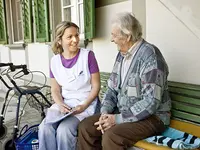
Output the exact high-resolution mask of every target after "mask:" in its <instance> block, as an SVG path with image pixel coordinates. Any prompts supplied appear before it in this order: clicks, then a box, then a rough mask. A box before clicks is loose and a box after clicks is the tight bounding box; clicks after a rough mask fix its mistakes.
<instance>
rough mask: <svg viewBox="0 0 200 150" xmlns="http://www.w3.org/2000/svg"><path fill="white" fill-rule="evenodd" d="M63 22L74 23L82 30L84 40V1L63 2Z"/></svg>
mask: <svg viewBox="0 0 200 150" xmlns="http://www.w3.org/2000/svg"><path fill="white" fill-rule="evenodd" d="M61 7H62V20H63V21H64V20H65V21H72V22H74V23H76V24H77V25H78V26H79V28H80V36H81V38H82V39H83V38H84V11H83V0H61Z"/></svg>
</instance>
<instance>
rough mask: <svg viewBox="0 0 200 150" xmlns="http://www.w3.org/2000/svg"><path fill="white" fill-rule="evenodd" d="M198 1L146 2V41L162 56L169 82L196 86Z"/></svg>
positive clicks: (199, 27) (199, 77)
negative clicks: (167, 70)
mask: <svg viewBox="0 0 200 150" xmlns="http://www.w3.org/2000/svg"><path fill="white" fill-rule="evenodd" d="M199 6H200V1H199V0H151V1H146V39H147V41H149V42H151V43H153V44H155V45H156V46H157V47H158V48H159V49H160V50H161V52H162V53H163V55H164V57H165V58H166V61H167V63H168V65H169V70H170V75H169V80H172V81H179V82H186V83H194V84H200V59H199V56H200V15H199V14H200V9H198V7H199Z"/></svg>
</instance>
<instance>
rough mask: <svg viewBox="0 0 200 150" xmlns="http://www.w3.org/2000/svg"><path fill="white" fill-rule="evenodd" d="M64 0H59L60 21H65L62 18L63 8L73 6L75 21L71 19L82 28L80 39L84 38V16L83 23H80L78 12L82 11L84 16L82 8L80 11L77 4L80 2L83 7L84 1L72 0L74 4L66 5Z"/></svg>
mask: <svg viewBox="0 0 200 150" xmlns="http://www.w3.org/2000/svg"><path fill="white" fill-rule="evenodd" d="M63 1H64V0H61V19H62V21H65V18H64V9H67V8H71V7H74V8H75V20H76V21H73V22H74V23H76V24H77V25H78V26H79V28H81V27H83V28H81V30H82V33H80V40H84V36H85V32H84V30H85V23H84V18H83V24H82V25H81V22H80V18H81V17H80V14H81V13H82V14H83V17H84V8H83V9H82V10H83V11H82V12H81V13H80V10H79V5H81V4H82V7H84V6H83V5H84V1H83V0H81V1H79V0H73V2H74V4H71V5H67V6H64V2H63ZM71 18H72V15H71Z"/></svg>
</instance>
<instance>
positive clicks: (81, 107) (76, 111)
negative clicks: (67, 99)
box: [60, 103, 87, 115]
mask: <svg viewBox="0 0 200 150" xmlns="http://www.w3.org/2000/svg"><path fill="white" fill-rule="evenodd" d="M86 108H87V106H86V105H84V104H82V105H78V106H76V107H74V108H71V107H69V106H68V105H66V104H65V103H62V104H60V111H61V112H62V113H64V114H66V113H69V112H71V111H73V114H74V115H75V114H79V113H81V112H83V111H84V110H85V109H86Z"/></svg>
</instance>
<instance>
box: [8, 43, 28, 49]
mask: <svg viewBox="0 0 200 150" xmlns="http://www.w3.org/2000/svg"><path fill="white" fill-rule="evenodd" d="M5 46H7V47H8V48H9V49H10V50H25V47H26V46H27V44H25V43H15V44H9V45H5Z"/></svg>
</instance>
